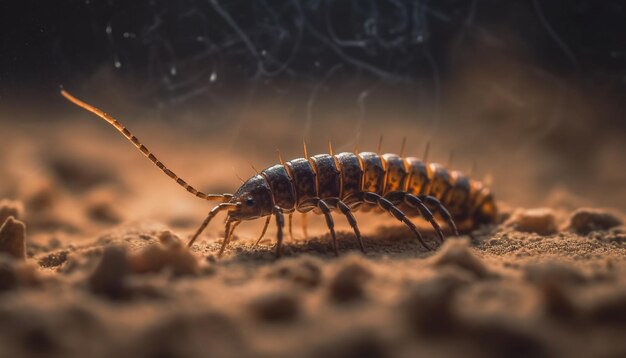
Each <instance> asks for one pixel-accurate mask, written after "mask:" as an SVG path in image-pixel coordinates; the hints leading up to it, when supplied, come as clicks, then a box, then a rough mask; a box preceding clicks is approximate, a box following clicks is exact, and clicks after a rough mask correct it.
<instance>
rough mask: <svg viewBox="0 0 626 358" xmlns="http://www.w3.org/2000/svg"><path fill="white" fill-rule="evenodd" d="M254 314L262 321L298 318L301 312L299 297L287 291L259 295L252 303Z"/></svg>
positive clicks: (283, 320) (282, 320)
mask: <svg viewBox="0 0 626 358" xmlns="http://www.w3.org/2000/svg"><path fill="white" fill-rule="evenodd" d="M250 310H251V311H252V314H253V315H254V316H255V317H256V318H257V319H259V320H261V321H266V322H285V321H290V320H292V319H294V318H296V317H297V316H298V314H299V312H300V302H299V301H298V299H297V297H296V296H295V295H293V294H290V293H287V292H272V293H269V294H265V295H263V296H261V297H257V298H256V299H255V300H254V301H252V303H251V304H250Z"/></svg>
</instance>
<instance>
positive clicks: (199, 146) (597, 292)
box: [0, 112, 626, 357]
mask: <svg viewBox="0 0 626 358" xmlns="http://www.w3.org/2000/svg"><path fill="white" fill-rule="evenodd" d="M5 118H6V117H5ZM85 118H88V117H87V115H86V114H83V113H79V112H73V117H71V118H69V119H67V123H66V124H67V125H59V124H56V125H55V128H56V130H51V128H50V127H49V126H46V125H45V124H42V122H39V121H37V122H30V123H25V124H19V125H17V124H13V125H11V126H8V125H6V126H4V130H3V132H2V133H1V134H0V143H1V146H2V151H1V152H0V153H1V154H0V160H1V161H2V163H3V165H2V166H1V168H0V177H1V178H2V180H1V181H0V194H1V195H0V197H4V198H6V199H7V200H4V201H3V202H2V204H0V221H2V222H4V221H5V219H7V218H8V217H9V216H13V217H14V218H15V219H16V220H17V221H14V220H12V219H7V220H8V221H7V222H6V223H5V225H4V227H3V229H2V230H1V231H0V356H3V357H16V356H58V357H70V356H77V357H78V356H80V357H83V356H94V357H110V356H115V355H118V356H135V357H195V356H216V357H234V356H268V357H269V356H272V357H276V356H284V357H294V356H305V357H307V356H308V357H318V356H325V357H387V356H393V357H414V356H418V355H422V356H425V355H428V356H466V357H468V356H520V357H522V356H524V357H525V356H570V357H571V356H597V357H600V356H601V357H618V356H624V355H626V341H625V340H624V337H626V228H625V227H624V226H623V224H622V223H623V219H624V218H623V214H622V213H620V212H619V209H617V210H606V209H586V208H581V206H587V207H593V206H597V205H594V204H595V203H596V201H595V199H594V198H593V197H591V198H589V197H586V196H584V195H580V194H575V193H573V192H571V191H568V190H565V189H562V188H560V187H558V186H555V187H554V188H548V191H549V193H548V194H544V193H542V194H541V196H543V197H544V199H545V198H548V199H546V200H540V199H538V198H537V196H536V195H535V196H533V195H531V194H527V193H529V192H530V191H529V190H528V186H529V185H530V184H528V185H526V186H525V185H524V184H523V183H525V182H526V181H525V180H526V179H527V175H529V174H528V172H529V170H531V169H530V168H532V166H530V165H525V166H524V167H523V169H524V174H520V177H521V179H520V182H519V183H517V184H511V183H510V182H508V183H507V181H506V178H505V180H504V181H501V182H500V184H499V187H500V188H502V190H501V191H502V192H503V195H502V196H499V197H498V198H499V199H500V202H499V205H500V208H501V212H502V213H501V220H500V223H499V224H498V225H495V226H492V227H483V228H480V229H478V230H476V231H474V232H472V233H471V234H470V235H465V236H463V237H461V238H459V239H453V238H451V239H449V240H448V241H447V242H446V243H445V244H444V245H443V247H440V248H439V249H438V250H437V251H436V252H426V251H424V250H423V249H422V248H420V246H419V245H418V244H417V243H416V242H415V241H414V240H412V239H411V235H410V233H408V232H407V231H406V230H404V229H403V228H402V227H401V226H399V225H397V223H396V222H395V221H394V220H393V219H392V218H391V217H388V216H386V215H374V214H358V215H357V220H358V221H359V223H360V225H361V228H362V230H363V232H364V235H365V245H366V248H367V254H365V255H364V254H362V253H360V251H359V250H358V246H357V244H356V242H355V239H354V237H353V235H352V234H351V232H350V230H349V226H348V225H347V224H346V223H345V222H344V220H343V219H342V218H341V217H339V216H337V217H336V222H337V225H338V231H339V241H340V252H341V254H340V256H339V257H335V256H334V255H333V253H332V250H331V248H330V246H329V242H328V240H329V238H328V235H327V234H326V232H325V230H324V223H323V220H322V219H321V218H319V217H317V218H315V217H314V218H311V219H310V230H309V232H310V236H311V237H310V238H309V239H304V238H303V236H302V234H301V230H300V229H299V227H300V225H299V224H300V221H299V220H300V219H299V218H297V217H296V218H295V222H294V238H293V240H290V239H287V244H286V248H285V251H286V254H285V256H284V258H282V259H280V260H275V259H274V255H273V250H272V247H273V246H272V245H273V243H274V241H273V238H274V235H275V230H274V224H273V223H272V226H270V230H269V231H268V234H267V236H266V239H264V240H263V241H262V244H261V245H260V246H259V247H256V248H252V243H253V242H254V241H255V239H256V238H257V235H258V234H259V231H260V228H261V223H260V222H254V223H249V224H245V225H241V227H240V228H238V230H237V232H236V235H235V240H234V242H233V244H232V245H231V246H230V247H229V249H228V250H227V252H226V254H225V255H224V257H223V258H221V259H218V258H217V257H216V252H217V250H218V249H219V245H220V240H221V238H220V235H221V234H222V230H223V229H222V227H221V225H222V222H221V219H219V218H218V219H217V220H215V222H214V223H213V224H212V225H211V226H210V227H209V228H208V229H207V231H206V233H205V235H203V237H202V238H201V239H200V240H199V241H198V242H197V243H196V244H195V245H194V246H193V247H192V248H191V250H190V251H189V250H187V249H186V248H185V247H184V245H182V244H181V242H182V243H184V242H186V240H187V238H188V237H189V235H190V234H191V233H192V232H193V231H194V230H195V227H196V225H198V224H199V223H200V222H201V220H202V218H203V217H204V215H206V213H207V212H208V210H209V209H210V206H208V205H207V203H205V202H202V201H199V200H197V199H194V198H193V197H191V196H189V195H187V194H185V192H184V191H183V190H182V189H181V188H179V187H177V186H176V185H174V184H173V183H171V182H170V181H169V178H167V177H165V176H164V175H162V174H161V173H160V172H159V171H158V170H157V169H155V168H153V167H152V165H151V164H150V163H149V162H148V161H147V160H145V159H143V158H141V156H140V155H139V154H138V153H137V152H136V151H135V149H133V148H132V146H130V145H129V144H128V143H125V142H124V141H123V139H122V138H120V137H119V135H118V134H117V133H115V132H114V131H113V130H112V129H111V128H109V127H107V126H106V125H105V124H104V123H100V122H97V120H95V119H93V120H92V121H91V122H90V121H88V120H86V119H85ZM69 124H71V125H69ZM131 124H134V126H130V127H131V128H133V129H135V131H136V133H137V134H138V135H139V137H140V138H142V139H146V143H147V144H151V145H149V147H151V149H153V150H154V151H155V152H156V153H157V154H158V155H159V156H160V157H161V159H162V160H163V161H164V162H165V163H166V164H167V165H170V166H171V167H172V168H173V169H174V170H175V171H176V172H177V173H179V174H180V175H181V176H182V177H184V178H185V179H187V180H188V181H189V182H191V183H194V184H196V185H197V186H198V187H199V188H200V189H205V188H210V190H211V191H212V192H218V193H221V192H228V191H232V190H233V189H234V187H235V186H236V185H237V181H236V179H235V180H233V178H234V175H233V174H232V171H231V168H232V167H235V170H236V171H240V173H244V174H240V175H241V176H243V177H246V176H248V175H249V174H250V173H251V170H250V169H246V168H248V162H253V163H255V165H256V166H257V167H260V168H261V167H264V166H267V165H269V164H271V163H272V161H275V159H271V158H270V156H269V155H272V156H273V155H274V154H273V146H276V145H275V144H274V145H271V144H267V143H282V146H283V148H285V151H286V152H287V153H285V154H283V156H284V157H286V158H288V157H294V156H298V154H295V153H297V151H298V149H296V148H297V147H298V146H299V143H298V142H299V139H298V138H296V139H294V140H292V141H290V142H286V143H285V142H281V141H280V140H278V141H276V142H274V140H275V138H280V135H281V134H280V133H278V134H275V137H266V138H267V139H266V143H263V148H265V147H268V148H270V149H268V150H267V151H264V152H265V153H262V154H259V153H260V152H263V151H261V150H257V151H254V148H255V145H258V143H256V144H255V143H251V142H248V141H245V140H240V141H239V142H238V143H243V144H241V145H240V146H239V147H238V148H237V150H234V151H232V150H230V151H229V146H228V145H224V144H223V143H221V144H219V145H218V144H216V143H210V140H208V139H206V140H205V139H203V138H202V137H201V135H196V136H195V137H194V135H193V134H192V133H190V132H189V131H188V132H181V131H179V130H177V129H172V128H171V125H170V124H168V123H163V122H156V124H146V123H144V124H141V123H139V122H134V123H132V121H131ZM266 125H268V126H270V127H271V123H270V124H267V123H266ZM60 127H62V128H64V129H63V130H59V128H60ZM243 128H244V130H242V131H241V133H240V134H239V136H240V137H241V138H246V136H247V135H250V133H248V132H251V133H252V134H258V133H253V132H254V129H250V128H249V126H245V125H244V126H243ZM281 128H282V129H281V130H284V131H289V130H290V128H285V127H284V126H283V127H281ZM192 129H193V128H192ZM339 130H340V129H339ZM382 130H384V128H383V129H381V131H382ZM164 133H166V134H167V135H165V134H164ZM229 133H230V132H229ZM395 134H396V133H395V130H394V131H392V133H391V135H395ZM377 135H378V134H377V133H376V134H375V135H373V137H375V136H377ZM211 138H212V139H215V137H211ZM148 139H149V140H148ZM292 139H293V138H292ZM365 140H366V141H367V138H366V139H365ZM322 142H323V141H322ZM372 142H374V143H375V139H373V140H372ZM343 144H344V145H351V144H350V143H348V141H345V142H344V143H343ZM315 145H319V148H316V147H315ZM394 145H395V144H394ZM313 147H314V149H313V150H312V151H315V152H319V151H321V150H319V149H320V148H323V146H322V145H321V142H318V143H314V144H313ZM417 148H421V146H418V145H413V146H412V147H411V148H408V149H411V150H417ZM281 149H282V148H281ZM243 153H252V154H250V155H244V154H243ZM418 155H419V154H418ZM440 157H445V156H440ZM493 158H494V161H495V163H498V157H497V155H496V154H494V155H493ZM462 159H463V158H462ZM483 159H484V158H483ZM484 160H486V161H487V162H488V158H487V159H484ZM536 164H537V165H540V166H545V164H544V163H536ZM466 166H467V165H466ZM618 170H621V171H623V168H622V169H618ZM511 171H512V170H511V168H510V167H505V168H504V169H502V170H501V172H502V173H504V172H511ZM525 175H526V176H525ZM620 175H623V172H621V173H620ZM494 176H495V177H496V178H498V173H497V168H496V173H494ZM501 176H506V174H502V175H501ZM518 184H519V186H517V189H519V190H520V191H521V192H520V193H518V195H517V196H514V195H512V194H510V193H512V192H513V190H511V189H509V190H506V188H509V187H511V186H514V185H518ZM496 189H497V188H496ZM601 189H602V188H599V189H598V188H595V190H601ZM525 190H526V192H524V191H525ZM605 190H607V191H608V190H609V189H608V188H605ZM620 190H621V189H620ZM507 193H508V194H507ZM618 193H622V192H618ZM496 194H498V190H496ZM521 197H525V201H524V200H522V199H519V201H518V200H517V199H516V198H521ZM609 199H611V200H613V201H612V202H613V203H620V202H621V203H624V201H622V200H623V197H622V198H616V197H613V198H609ZM520 202H523V203H520ZM528 203H531V204H532V203H534V204H535V205H534V207H538V206H547V208H543V209H532V210H528V209H523V208H519V206H521V205H527V204H528ZM600 206H601V204H600ZM529 207H533V206H529ZM21 223H24V225H25V229H26V233H25V234H24V232H23V229H24V226H23V225H22V224H21ZM422 227H423V229H424V234H425V236H426V237H427V239H428V240H430V242H431V243H432V242H434V241H433V240H434V237H433V234H432V232H430V231H429V230H428V228H427V226H423V225H422ZM24 241H25V243H24ZM24 245H25V246H24Z"/></svg>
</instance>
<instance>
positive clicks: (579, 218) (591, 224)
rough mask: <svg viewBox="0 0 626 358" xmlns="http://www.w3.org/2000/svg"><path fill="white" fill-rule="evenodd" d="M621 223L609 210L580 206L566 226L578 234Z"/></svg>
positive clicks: (585, 233)
mask: <svg viewBox="0 0 626 358" xmlns="http://www.w3.org/2000/svg"><path fill="white" fill-rule="evenodd" d="M622 224H623V222H622V220H621V219H620V218H618V217H617V216H615V215H613V214H612V213H610V212H607V211H604V210H600V209H591V208H581V209H578V210H576V211H574V213H573V214H572V216H571V217H570V219H569V226H568V228H569V229H571V230H573V231H574V232H576V233H578V234H580V235H587V234H588V233H590V232H592V231H595V230H608V229H610V228H613V227H616V226H619V225H622Z"/></svg>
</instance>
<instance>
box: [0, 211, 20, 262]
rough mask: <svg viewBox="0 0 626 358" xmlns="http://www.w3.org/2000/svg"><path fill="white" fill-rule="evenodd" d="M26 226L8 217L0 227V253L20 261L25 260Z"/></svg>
mask: <svg viewBox="0 0 626 358" xmlns="http://www.w3.org/2000/svg"><path fill="white" fill-rule="evenodd" d="M25 237H26V225H24V223H23V222H21V221H19V220H15V219H14V218H13V216H9V217H8V218H7V219H6V220H5V221H4V224H2V226H0V252H4V253H7V254H9V255H11V256H12V257H15V258H17V259H20V260H25V259H26V239H25Z"/></svg>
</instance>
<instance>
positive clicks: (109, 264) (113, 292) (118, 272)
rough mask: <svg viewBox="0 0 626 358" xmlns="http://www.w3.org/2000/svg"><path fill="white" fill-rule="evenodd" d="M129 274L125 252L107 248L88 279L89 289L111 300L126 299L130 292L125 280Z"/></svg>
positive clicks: (112, 247)
mask: <svg viewBox="0 0 626 358" xmlns="http://www.w3.org/2000/svg"><path fill="white" fill-rule="evenodd" d="M130 272H131V271H130V265H129V262H128V257H127V255H126V250H125V249H124V248H121V247H116V246H109V247H107V248H106V249H105V250H104V253H103V254H102V259H101V260H100V264H99V265H98V267H96V270H95V271H94V272H93V273H92V274H91V276H90V277H89V288H90V289H91V291H92V292H93V293H95V294H99V295H103V296H106V297H109V298H112V299H123V298H127V297H128V296H129V293H130V292H129V290H128V287H127V286H126V279H127V276H128V275H129V274H130Z"/></svg>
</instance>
